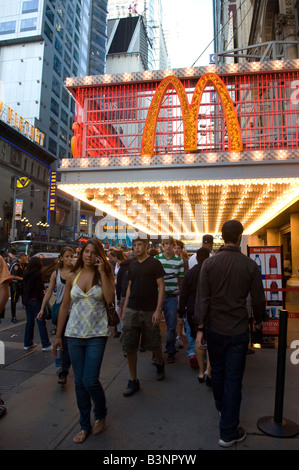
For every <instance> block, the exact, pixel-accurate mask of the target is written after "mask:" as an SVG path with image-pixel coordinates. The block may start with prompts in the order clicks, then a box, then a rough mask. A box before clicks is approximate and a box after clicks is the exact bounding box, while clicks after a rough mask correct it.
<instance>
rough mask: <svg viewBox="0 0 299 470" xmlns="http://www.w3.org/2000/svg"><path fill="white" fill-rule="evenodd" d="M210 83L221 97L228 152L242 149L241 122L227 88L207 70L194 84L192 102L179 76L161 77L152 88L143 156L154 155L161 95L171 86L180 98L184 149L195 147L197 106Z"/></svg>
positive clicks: (145, 128)
mask: <svg viewBox="0 0 299 470" xmlns="http://www.w3.org/2000/svg"><path fill="white" fill-rule="evenodd" d="M209 84H211V85H213V86H214V88H215V90H216V92H217V93H218V96H219V97H220V101H221V104H222V108H223V112H224V116H225V120H226V125H227V133H228V150H229V151H231V152H240V151H241V150H243V144H242V137H241V130H240V125H239V122H238V117H237V114H236V111H235V108H234V103H233V101H232V99H231V97H230V96H229V93H228V90H227V88H226V86H225V84H224V82H223V81H222V80H221V78H220V77H219V76H218V75H216V74H215V73H206V74H204V75H203V76H202V77H201V78H200V79H199V80H198V82H197V84H196V86H195V90H194V93H193V97H192V102H191V105H190V104H189V101H188V97H187V94H186V91H185V88H184V86H183V84H182V82H181V81H180V80H179V79H178V78H176V77H174V76H169V77H167V78H165V79H164V80H162V82H161V83H160V85H159V86H158V88H157V90H156V92H155V95H154V97H153V100H152V102H151V105H150V108H149V111H148V115H147V118H146V122H145V127H144V131H143V138H142V144H141V155H142V156H150V155H154V145H155V138H156V127H157V121H158V115H159V111H160V108H161V105H162V102H163V99H164V96H165V94H166V92H167V90H168V89H169V88H174V89H175V90H176V93H177V95H178V97H179V100H180V105H181V110H182V118H183V125H184V149H185V151H186V152H196V151H197V121H198V113H199V107H200V104H201V100H202V94H203V92H204V89H205V88H206V86H207V85H209Z"/></svg>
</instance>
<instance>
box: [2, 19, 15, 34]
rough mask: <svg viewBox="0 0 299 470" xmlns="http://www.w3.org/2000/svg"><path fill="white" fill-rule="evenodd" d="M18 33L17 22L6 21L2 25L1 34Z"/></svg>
mask: <svg viewBox="0 0 299 470" xmlns="http://www.w3.org/2000/svg"><path fill="white" fill-rule="evenodd" d="M15 31H16V22H15V21H5V22H4V23H0V34H11V33H14V32H15Z"/></svg>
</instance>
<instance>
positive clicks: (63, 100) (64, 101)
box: [61, 89, 69, 108]
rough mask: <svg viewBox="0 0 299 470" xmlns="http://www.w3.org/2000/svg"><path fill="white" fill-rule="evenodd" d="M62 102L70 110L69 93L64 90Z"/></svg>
mask: <svg viewBox="0 0 299 470" xmlns="http://www.w3.org/2000/svg"><path fill="white" fill-rule="evenodd" d="M61 99H62V102H63V104H65V106H66V107H67V108H68V107H69V93H68V91H66V90H65V89H63V90H62V97H61Z"/></svg>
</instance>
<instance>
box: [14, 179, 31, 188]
mask: <svg viewBox="0 0 299 470" xmlns="http://www.w3.org/2000/svg"><path fill="white" fill-rule="evenodd" d="M29 183H30V179H29V178H27V176H21V177H20V178H17V188H19V189H20V188H26V186H28V185H29Z"/></svg>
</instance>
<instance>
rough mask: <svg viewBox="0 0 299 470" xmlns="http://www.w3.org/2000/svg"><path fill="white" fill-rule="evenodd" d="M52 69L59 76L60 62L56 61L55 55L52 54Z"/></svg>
mask: <svg viewBox="0 0 299 470" xmlns="http://www.w3.org/2000/svg"><path fill="white" fill-rule="evenodd" d="M53 69H54V70H55V72H56V73H57V75H59V76H60V75H61V62H60V60H59V59H58V57H57V55H56V54H54V59H53Z"/></svg>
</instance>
